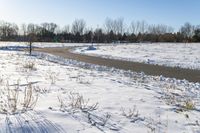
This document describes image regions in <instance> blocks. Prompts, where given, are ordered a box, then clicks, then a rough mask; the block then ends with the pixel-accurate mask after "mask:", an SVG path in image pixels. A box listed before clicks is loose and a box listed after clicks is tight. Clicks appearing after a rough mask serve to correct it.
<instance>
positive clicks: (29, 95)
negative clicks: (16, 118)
mask: <svg viewBox="0 0 200 133" xmlns="http://www.w3.org/2000/svg"><path fill="white" fill-rule="evenodd" d="M0 98H1V100H0V113H3V114H16V113H23V112H26V111H28V110H32V109H33V108H34V107H35V105H36V103H37V101H38V95H37V94H36V93H35V91H34V87H33V86H32V85H31V84H28V86H27V87H26V88H25V90H24V91H23V90H22V89H21V88H20V86H19V84H18V85H17V86H15V87H14V88H11V87H10V86H9V83H7V85H6V88H5V89H4V90H1V92H0Z"/></svg>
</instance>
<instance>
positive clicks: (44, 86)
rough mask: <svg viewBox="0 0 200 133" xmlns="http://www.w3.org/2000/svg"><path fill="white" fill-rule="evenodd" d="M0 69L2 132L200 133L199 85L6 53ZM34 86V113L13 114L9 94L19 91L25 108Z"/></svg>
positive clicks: (37, 55)
mask: <svg viewBox="0 0 200 133" xmlns="http://www.w3.org/2000/svg"><path fill="white" fill-rule="evenodd" d="M134 46H135V45H134ZM136 46H137V45H136ZM112 47H114V46H112ZM117 47H124V46H117ZM137 47H139V46H137ZM0 64H1V65H0V71H1V74H0V84H1V85H0V90H1V91H0V97H1V101H0V107H1V108H0V110H1V111H0V112H1V113H0V132H7V133H10V132H19V133H22V132H37V133H44V132H48V133H55V132H68V133H74V132H81V133H98V132H107V133H108V132H109V133H111V132H118V133H132V132H136V133H151V132H152V133H155V132H156V133H160V132H166V133H182V132H187V133H199V132H200V97H199V96H200V83H195V84H194V83H190V82H188V81H184V80H182V81H181V80H176V79H166V78H164V77H162V76H160V77H159V76H158V77H155V76H147V75H144V74H142V73H133V72H127V71H120V70H116V69H111V68H106V67H100V66H94V65H91V64H85V63H81V62H76V61H71V60H65V59H62V58H60V57H56V56H51V55H47V54H41V53H35V56H34V57H29V56H27V55H25V54H24V53H23V52H15V51H2V50H1V51H0ZM30 84H31V87H32V88H33V92H32V93H33V94H34V96H38V100H37V103H36V106H35V108H34V109H33V110H31V109H30V110H28V111H25V112H21V111H20V108H19V109H16V111H15V113H11V112H12V110H10V111H9V109H10V108H11V107H10V106H12V104H14V103H10V102H8V101H10V100H12V99H10V98H9V97H8V95H11V94H9V93H8V91H9V90H11V89H14V90H17V91H19V93H20V95H19V100H17V101H18V102H17V105H18V106H21V104H20V102H22V101H23V97H22V95H23V94H24V90H25V89H26V87H27V86H28V85H30ZM8 88H9V89H8ZM20 96H21V97H20ZM3 99H4V100H3ZM20 99H21V100H20ZM14 102H16V101H14ZM18 106H17V107H18ZM4 108H6V109H7V110H8V112H7V113H5V110H2V109H4Z"/></svg>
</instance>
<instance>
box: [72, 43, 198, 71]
mask: <svg viewBox="0 0 200 133" xmlns="http://www.w3.org/2000/svg"><path fill="white" fill-rule="evenodd" d="M74 52H76V53H81V54H88V55H93V56H100V57H103V58H111V59H118V60H128V61H133V62H142V63H147V64H158V65H164V66H170V67H181V68H189V69H200V44H199V43H152V44H149V43H138V44H129V45H124V44H119V45H117V44H113V45H108V46H98V47H97V50H93V51H90V50H87V48H83V47H81V48H76V50H75V51H74Z"/></svg>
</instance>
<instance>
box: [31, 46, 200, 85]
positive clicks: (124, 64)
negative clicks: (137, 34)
mask: <svg viewBox="0 0 200 133" xmlns="http://www.w3.org/2000/svg"><path fill="white" fill-rule="evenodd" d="M35 51H38V52H45V53H49V54H52V55H56V56H61V57H64V58H67V59H73V60H77V61H81V62H86V63H91V64H96V65H103V66H108V67H114V68H117V69H123V70H131V71H135V72H144V73H145V74H147V75H156V76H157V75H163V76H164V77H170V78H177V79H186V80H188V81H191V82H200V70H191V69H184V68H173V67H166V66H159V65H152V64H144V63H138V62H129V61H121V60H114V59H105V58H101V57H94V56H89V55H81V54H77V53H72V52H70V48H40V49H35Z"/></svg>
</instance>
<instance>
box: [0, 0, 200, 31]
mask: <svg viewBox="0 0 200 133" xmlns="http://www.w3.org/2000/svg"><path fill="white" fill-rule="evenodd" d="M199 7H200V0H0V20H5V21H9V22H15V23H17V24H21V23H29V22H32V23H42V22H55V23H57V24H59V25H61V26H63V25H65V24H71V23H72V22H73V20H75V19H76V18H83V19H85V20H86V22H87V25H88V26H93V27H97V25H99V26H102V24H103V23H104V21H105V18H107V17H110V18H113V19H115V18H119V17H123V18H124V20H125V22H126V23H127V24H129V23H130V21H132V20H145V21H147V22H148V23H150V24H158V23H162V24H167V25H170V26H173V27H174V28H175V29H177V28H179V27H180V26H181V25H183V24H184V23H185V22H190V23H192V24H195V25H197V24H200V15H199V14H200V8H199Z"/></svg>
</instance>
